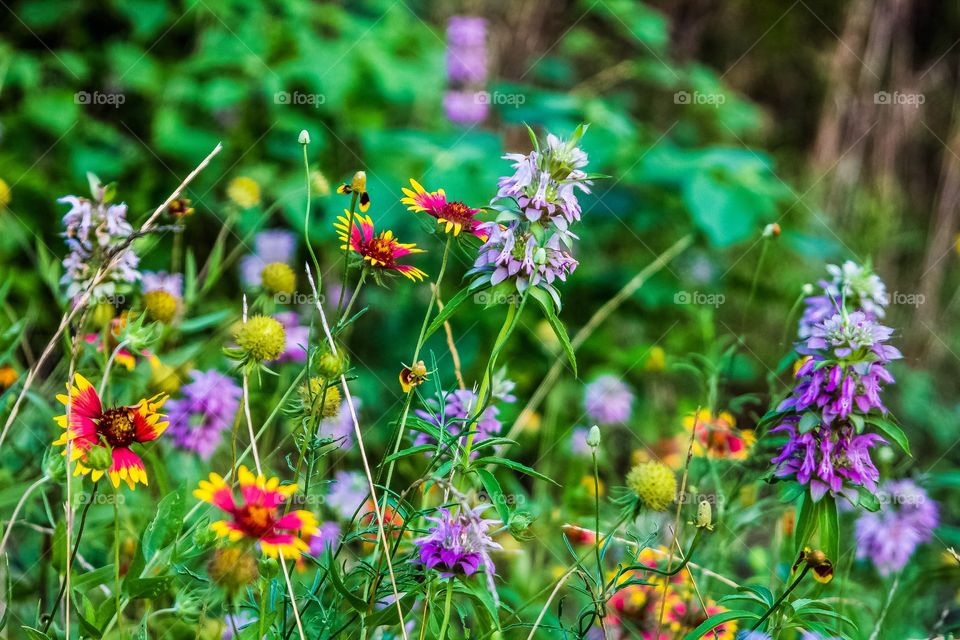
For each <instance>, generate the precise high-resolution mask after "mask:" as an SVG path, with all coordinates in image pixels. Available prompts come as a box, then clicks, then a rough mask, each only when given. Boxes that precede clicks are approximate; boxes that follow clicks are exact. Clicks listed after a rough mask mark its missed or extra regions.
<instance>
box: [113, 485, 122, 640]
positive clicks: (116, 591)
mask: <svg viewBox="0 0 960 640" xmlns="http://www.w3.org/2000/svg"><path fill="white" fill-rule="evenodd" d="M113 565H114V573H113V579H114V588H113V597H114V606H116V608H117V611H119V610H120V491H119V490H118V489H114V491H113ZM117 632H118V633H119V634H120V637H121V638H122V637H123V635H124V634H123V618H122V617H118V618H117Z"/></svg>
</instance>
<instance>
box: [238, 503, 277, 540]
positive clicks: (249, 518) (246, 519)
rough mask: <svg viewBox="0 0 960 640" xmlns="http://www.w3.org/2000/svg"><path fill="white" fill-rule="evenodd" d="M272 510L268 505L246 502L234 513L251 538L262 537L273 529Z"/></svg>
mask: <svg viewBox="0 0 960 640" xmlns="http://www.w3.org/2000/svg"><path fill="white" fill-rule="evenodd" d="M273 512H274V510H273V509H272V508H270V507H264V506H262V505H258V504H248V505H246V506H244V507H243V508H242V509H240V511H238V512H237V514H236V521H237V524H239V525H240V526H241V527H243V530H244V531H246V532H247V533H248V534H249V535H250V536H251V537H253V538H262V537H263V536H265V535H266V534H268V533H270V531H271V529H273Z"/></svg>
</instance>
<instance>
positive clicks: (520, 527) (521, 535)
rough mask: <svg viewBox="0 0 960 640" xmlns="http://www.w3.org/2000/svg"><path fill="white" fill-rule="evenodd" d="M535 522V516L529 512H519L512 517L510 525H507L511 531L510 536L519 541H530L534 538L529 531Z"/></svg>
mask: <svg viewBox="0 0 960 640" xmlns="http://www.w3.org/2000/svg"><path fill="white" fill-rule="evenodd" d="M534 520H535V518H534V516H533V514H532V513H530V512H529V511H517V512H515V513H514V514H513V515H512V516H510V523H509V524H508V525H507V529H508V530H509V531H510V535H512V536H513V537H514V538H516V539H517V540H529V539H530V538H532V537H533V536H532V535H531V534H530V532H529V531H528V529H530V525H532V524H533V521H534Z"/></svg>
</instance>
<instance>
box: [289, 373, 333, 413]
mask: <svg viewBox="0 0 960 640" xmlns="http://www.w3.org/2000/svg"><path fill="white" fill-rule="evenodd" d="M325 384H326V380H324V379H323V378H320V377H317V376H315V377H313V378H310V381H309V383H305V384H302V385H300V389H299V392H300V402H301V405H302V407H303V412H304V414H306V415H307V416H310V417H313V418H332V417H334V416H336V415H337V414H338V413H339V412H340V399H341V398H340V388H339V387H338V386H336V385H330V386H329V387H327V388H326V391H324V386H325Z"/></svg>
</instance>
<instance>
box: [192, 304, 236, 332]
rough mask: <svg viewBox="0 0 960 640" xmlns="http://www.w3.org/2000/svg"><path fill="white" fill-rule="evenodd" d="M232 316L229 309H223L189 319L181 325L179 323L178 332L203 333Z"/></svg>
mask: <svg viewBox="0 0 960 640" xmlns="http://www.w3.org/2000/svg"><path fill="white" fill-rule="evenodd" d="M232 314H233V312H232V311H230V310H229V309H223V310H220V311H214V312H212V313H208V314H205V315H202V316H198V317H196V318H190V319H189V320H184V321H183V322H182V323H180V331H182V332H183V333H196V332H197V331H203V330H204V329H206V328H207V327H212V326H214V325H217V324H220V323H221V322H223V321H224V320H226V319H227V318H229V317H230V316H231V315H232Z"/></svg>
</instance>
